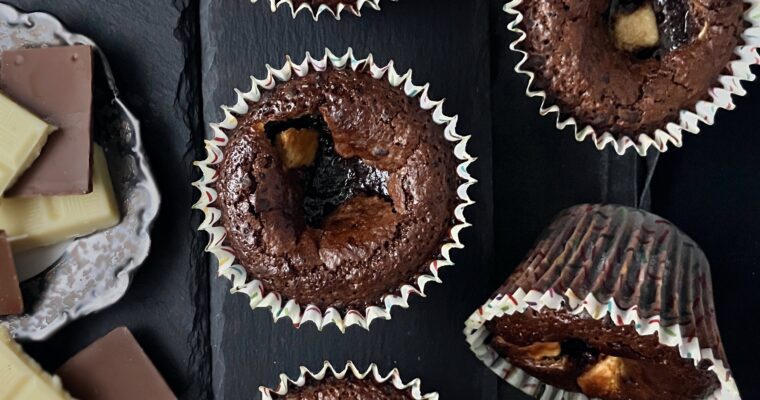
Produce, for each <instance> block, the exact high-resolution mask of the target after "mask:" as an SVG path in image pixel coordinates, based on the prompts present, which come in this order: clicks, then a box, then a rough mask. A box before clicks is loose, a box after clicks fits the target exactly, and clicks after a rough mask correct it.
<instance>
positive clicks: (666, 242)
mask: <svg viewBox="0 0 760 400" xmlns="http://www.w3.org/2000/svg"><path fill="white" fill-rule="evenodd" d="M484 310H487V311H484ZM493 310H498V311H493ZM479 312H480V313H484V312H492V314H488V315H487V316H486V317H483V318H482V322H481V327H482V326H483V325H484V327H485V333H481V334H480V337H482V338H484V339H482V340H483V343H484V345H486V346H487V347H488V348H490V349H491V350H490V351H493V352H495V354H498V355H499V356H501V357H502V358H503V360H505V361H504V362H505V363H506V364H502V365H501V366H500V367H499V371H500V372H501V371H506V372H504V374H505V376H508V377H513V378H511V380H510V382H511V383H515V382H518V381H520V380H519V379H518V378H514V376H515V374H516V373H518V372H519V373H520V374H526V373H527V375H529V376H531V377H534V378H536V379H538V380H539V381H541V385H538V386H537V385H536V384H535V383H533V384H532V385H525V386H523V387H521V389H523V390H525V391H526V392H529V393H530V394H536V393H545V392H551V393H556V394H557V396H562V393H563V392H568V393H583V394H585V395H586V396H588V397H591V398H601V399H606V400H623V399H627V400H645V399H646V400H659V399H662V400H665V399H704V398H708V397H710V396H711V395H715V394H717V393H720V392H721V391H723V392H722V393H723V394H721V395H718V398H733V397H731V396H732V395H733V394H734V393H737V392H736V391H735V390H736V387H735V383H734V382H733V379H732V378H731V375H730V371H729V367H728V362H727V359H726V354H725V352H724V350H723V345H722V343H721V340H720V334H719V331H718V326H717V322H716V318H715V309H714V305H713V295H712V284H711V279H710V266H709V263H708V262H707V259H706V257H705V255H704V253H703V252H702V250H701V249H700V248H699V247H698V246H697V245H696V244H695V243H694V241H693V240H692V239H690V238H689V237H688V236H686V235H685V234H684V233H682V232H681V231H680V230H678V228H677V227H675V226H674V225H673V224H671V223H670V222H668V221H667V220H665V219H663V218H660V217H658V216H656V215H653V214H651V213H648V212H646V211H642V210H637V209H632V208H627V207H622V206H613V205H581V206H576V207H573V208H570V209H569V210H566V211H565V212H563V213H561V214H560V215H559V217H557V219H556V220H555V221H554V222H553V223H552V225H551V226H550V227H549V228H548V229H547V231H546V232H545V233H544V235H543V236H542V238H541V239H540V240H539V241H538V243H537V244H536V245H535V247H534V248H533V249H532V250H531V252H530V253H529V254H528V257H527V258H526V259H525V260H524V261H523V262H522V264H520V266H519V267H518V268H517V270H516V271H515V272H514V273H513V274H512V275H511V276H510V277H509V279H508V280H507V282H506V283H505V284H504V285H503V286H502V287H501V288H500V289H499V291H498V292H497V294H496V295H495V297H494V299H493V300H491V301H490V302H489V303H488V304H487V305H486V306H484V307H482V308H481V309H480V310H479ZM469 324H470V321H468V329H470V328H471V325H469ZM476 353H478V351H477V350H476ZM480 354H484V353H482V352H481V353H480ZM504 365H507V366H506V367H505V366H504ZM518 386H519V385H518ZM722 396H726V397H722ZM736 396H738V393H737V394H736ZM552 398H554V397H552ZM556 398H559V397H556ZM562 398H565V397H562ZM737 398H738V397H737Z"/></svg>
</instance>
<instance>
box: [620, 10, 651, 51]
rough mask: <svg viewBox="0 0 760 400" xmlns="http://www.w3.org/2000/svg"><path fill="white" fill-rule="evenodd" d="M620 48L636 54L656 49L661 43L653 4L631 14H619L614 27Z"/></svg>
mask: <svg viewBox="0 0 760 400" xmlns="http://www.w3.org/2000/svg"><path fill="white" fill-rule="evenodd" d="M613 33H614V35H615V42H616V43H617V46H618V48H620V49H622V50H625V51H631V52H636V51H639V50H643V49H647V48H651V47H656V46H657V45H658V44H659V43H660V32H659V30H658V28H657V16H656V15H655V14H654V9H653V8H652V5H651V4H647V5H644V6H642V7H641V8H639V9H638V10H636V11H634V12H633V13H630V14H622V13H621V14H619V15H617V16H616V18H615V25H614V27H613Z"/></svg>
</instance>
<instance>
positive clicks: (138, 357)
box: [57, 327, 176, 400]
mask: <svg viewBox="0 0 760 400" xmlns="http://www.w3.org/2000/svg"><path fill="white" fill-rule="evenodd" d="M57 375H58V376H60V377H61V380H63V387H65V388H66V390H68V391H69V393H71V395H72V396H74V397H75V398H77V399H79V400H136V399H151V400H164V399H166V400H174V399H176V397H175V396H174V394H173V393H172V391H171V390H170V389H169V386H167V385H166V382H165V381H164V379H163V378H162V377H161V374H159V372H158V370H157V369H156V367H155V366H154V365H153V363H152V362H151V361H150V359H148V356H147V355H145V352H144V351H143V349H142V348H141V347H140V345H139V344H138V343H137V341H136V340H135V338H134V336H132V333H130V332H129V330H128V329H127V328H123V327H122V328H117V329H116V330H114V331H113V332H111V333H109V334H108V335H106V336H105V337H103V338H101V339H99V340H98V341H96V342H95V343H93V344H91V345H90V346H89V347H87V348H86V349H84V350H82V351H81V352H80V353H79V354H77V355H76V356H74V357H73V358H72V359H70V360H69V361H67V362H66V363H65V364H63V366H62V367H61V368H59V369H58V371H57Z"/></svg>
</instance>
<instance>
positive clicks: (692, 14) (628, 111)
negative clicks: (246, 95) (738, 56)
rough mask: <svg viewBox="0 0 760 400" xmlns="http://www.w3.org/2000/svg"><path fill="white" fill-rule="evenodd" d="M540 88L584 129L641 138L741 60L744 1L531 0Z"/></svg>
mask: <svg viewBox="0 0 760 400" xmlns="http://www.w3.org/2000/svg"><path fill="white" fill-rule="evenodd" d="M516 8H517V10H519V11H520V12H521V13H522V14H523V16H524V19H523V21H522V22H521V23H520V24H519V27H520V28H521V29H522V30H524V31H525V32H526V35H527V36H526V38H525V40H523V41H521V42H520V43H519V44H518V46H517V48H518V49H519V50H522V51H524V52H526V53H527V59H526V62H525V64H524V65H523V66H522V69H524V70H527V71H531V72H533V73H535V79H534V81H533V86H532V89H533V90H543V91H545V92H546V94H547V101H548V102H549V103H550V104H556V105H557V106H558V107H559V108H560V111H561V113H562V114H563V115H565V116H571V117H574V118H575V120H576V122H577V123H578V125H579V126H580V127H581V128H582V127H584V126H586V125H588V126H591V127H593V128H594V129H595V130H596V131H597V132H599V133H602V132H605V131H607V132H610V133H612V134H613V135H615V136H618V137H621V136H629V137H636V136H638V135H639V134H651V133H653V132H654V131H655V130H657V129H664V127H665V125H666V124H667V123H668V122H676V121H677V120H678V117H679V111H680V110H683V109H688V110H693V109H694V106H695V105H696V103H697V102H698V101H700V100H705V99H709V93H708V90H709V89H710V88H711V87H712V86H713V85H715V84H717V81H718V77H719V76H720V74H721V72H722V71H724V70H725V69H726V68H727V67H728V64H729V62H730V61H731V60H732V59H733V57H734V55H733V53H734V49H735V47H736V46H737V45H739V44H740V43H741V33H742V32H743V30H744V22H743V19H742V13H743V11H744V4H743V2H742V0H578V1H563V0H525V1H523V2H522V3H521V4H520V5H518V6H517V7H516Z"/></svg>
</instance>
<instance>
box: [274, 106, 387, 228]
mask: <svg viewBox="0 0 760 400" xmlns="http://www.w3.org/2000/svg"><path fill="white" fill-rule="evenodd" d="M265 130H266V133H267V137H269V139H270V140H272V142H273V143H274V144H275V147H280V148H281V147H282V145H278V136H281V135H283V134H286V133H288V134H289V133H291V132H293V134H294V135H308V134H309V133H311V132H316V143H315V148H316V149H315V154H303V152H309V151H313V150H314V148H311V146H310V145H303V146H294V147H298V148H296V149H294V150H292V151H291V154H293V155H292V156H291V157H294V158H296V159H298V160H297V161H295V162H291V164H293V165H294V167H293V168H291V169H289V170H288V173H289V175H288V180H289V181H290V183H291V184H292V185H295V187H298V188H300V194H301V196H302V198H303V215H304V220H305V221H306V223H307V224H308V225H309V226H311V227H315V228H321V227H322V222H323V221H324V219H325V217H326V216H328V215H330V214H331V213H332V212H333V211H335V209H337V208H338V207H339V206H340V205H341V204H343V203H344V202H346V201H347V200H349V199H351V198H352V197H354V196H356V195H359V194H365V195H375V196H379V197H381V198H383V199H386V200H388V201H390V200H389V199H390V197H389V195H388V185H387V183H388V182H387V181H388V173H387V172H385V171H382V170H379V169H377V168H374V167H372V166H369V165H367V164H366V163H364V162H363V161H362V160H360V159H359V158H357V157H353V158H343V157H341V156H340V155H339V154H338V153H337V152H336V151H335V145H334V144H333V140H332V134H331V132H330V130H329V128H328V127H327V124H326V123H325V122H324V120H323V119H322V117H321V116H313V115H309V116H305V117H302V118H299V119H295V120H289V121H284V122H270V123H268V124H267V125H266V126H265ZM306 140H307V139H303V140H299V139H295V141H296V142H301V143H303V142H304V141H306ZM280 143H282V140H280ZM294 153H301V154H294ZM281 158H284V157H283V154H281ZM301 161H304V162H301ZM287 164H288V162H287V160H285V161H284V165H285V166H286V168H287Z"/></svg>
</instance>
